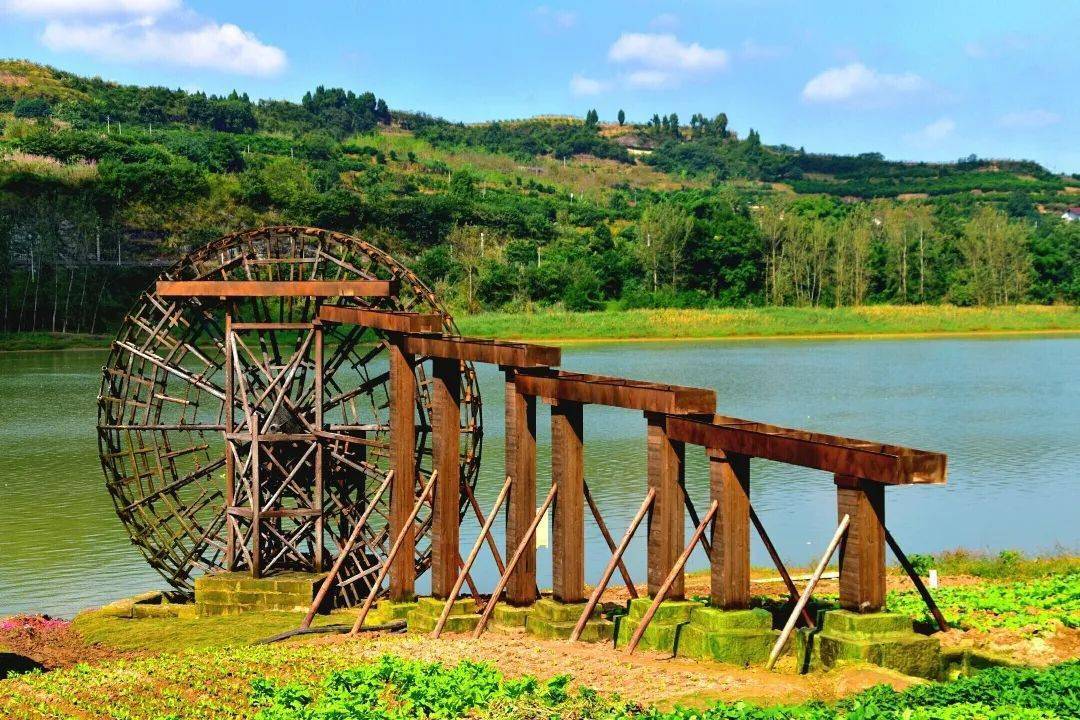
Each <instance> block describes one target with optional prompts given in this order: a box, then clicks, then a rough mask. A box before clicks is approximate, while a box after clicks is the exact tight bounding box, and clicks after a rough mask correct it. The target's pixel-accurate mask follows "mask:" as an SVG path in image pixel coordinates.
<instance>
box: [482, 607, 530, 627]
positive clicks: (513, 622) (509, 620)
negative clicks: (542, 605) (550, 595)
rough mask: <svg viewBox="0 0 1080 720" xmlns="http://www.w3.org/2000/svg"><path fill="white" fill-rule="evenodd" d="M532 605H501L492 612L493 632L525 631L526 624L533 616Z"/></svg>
mask: <svg viewBox="0 0 1080 720" xmlns="http://www.w3.org/2000/svg"><path fill="white" fill-rule="evenodd" d="M532 608H533V606H532V605H522V606H520V607H518V606H516V605H507V604H506V603H499V604H498V605H496V606H495V609H494V610H492V611H491V628H492V629H493V630H524V629H525V623H526V622H527V621H528V619H529V615H530V614H532Z"/></svg>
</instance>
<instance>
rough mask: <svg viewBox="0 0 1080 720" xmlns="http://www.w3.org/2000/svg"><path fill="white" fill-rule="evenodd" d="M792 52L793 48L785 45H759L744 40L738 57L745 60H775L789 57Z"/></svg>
mask: <svg viewBox="0 0 1080 720" xmlns="http://www.w3.org/2000/svg"><path fill="white" fill-rule="evenodd" d="M790 52H791V48H788V47H784V46H783V45H759V44H758V43H756V42H754V41H753V40H743V44H742V45H741V46H740V47H739V50H738V55H739V57H740V58H741V59H743V60H775V59H776V58H779V57H784V56H785V55H788V54H789V53H790Z"/></svg>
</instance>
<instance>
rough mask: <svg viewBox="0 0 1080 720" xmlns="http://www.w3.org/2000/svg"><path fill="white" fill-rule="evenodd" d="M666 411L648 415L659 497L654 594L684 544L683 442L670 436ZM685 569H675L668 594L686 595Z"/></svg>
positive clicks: (651, 467)
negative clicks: (684, 591)
mask: <svg viewBox="0 0 1080 720" xmlns="http://www.w3.org/2000/svg"><path fill="white" fill-rule="evenodd" d="M666 419H667V418H666V417H665V416H663V415H647V416H646V420H647V421H648V424H649V429H648V443H649V445H648V476H649V487H650V488H651V489H655V490H656V499H655V500H654V501H653V504H652V507H651V508H650V509H649V522H648V534H649V538H648V556H649V557H648V575H649V595H650V596H655V595H656V593H657V592H659V590H660V588H661V587H662V586H664V585H665V584H666V581H667V579H668V575H669V574H670V573H671V571H672V570H673V569H674V568H675V563H676V562H677V561H678V559H679V551H680V550H682V547H683V544H684V543H683V537H684V535H685V529H684V527H683V522H684V520H683V511H684V507H685V504H684V502H683V496H682V493H683V472H684V469H683V450H684V447H683V444H682V443H681V442H676V441H673V440H672V439H671V437H670V436H669V435H668V433H667V429H666V427H665V425H666V423H665V421H666ZM683 587H684V582H683V573H682V572H679V573H676V577H675V578H674V579H673V580H672V582H671V584H670V587H669V589H668V597H670V598H671V599H673V600H681V599H682V597H683Z"/></svg>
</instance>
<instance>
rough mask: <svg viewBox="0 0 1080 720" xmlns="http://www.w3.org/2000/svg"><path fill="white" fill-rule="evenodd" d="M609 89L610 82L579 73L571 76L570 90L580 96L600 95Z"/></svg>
mask: <svg viewBox="0 0 1080 720" xmlns="http://www.w3.org/2000/svg"><path fill="white" fill-rule="evenodd" d="M607 89H608V84H607V83H606V82H603V81H602V80H595V79H593V78H590V77H585V76H584V75H579V74H577V73H574V76H573V77H571V78H570V92H571V93H572V94H574V95H577V96H579V97H582V96H585V95H598V94H599V93H602V92H604V91H605V90H607Z"/></svg>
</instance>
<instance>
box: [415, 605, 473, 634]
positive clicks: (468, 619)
mask: <svg viewBox="0 0 1080 720" xmlns="http://www.w3.org/2000/svg"><path fill="white" fill-rule="evenodd" d="M445 605H446V601H445V600H438V599H436V598H430V597H425V598H420V599H419V600H417V601H416V609H415V610H412V611H411V612H410V613H409V614H408V623H409V628H408V631H409V632H410V633H430V632H431V631H432V630H434V629H435V625H436V624H438V622H439V616H440V615H442V611H443V607H444V606H445ZM479 622H480V615H478V614H477V612H476V602H475V601H473V599H472V598H466V599H464V600H455V601H454V605H453V606H452V607H451V608H450V615H449V616H448V617H447V618H446V625H444V626H443V632H444V633H470V632H472V631H473V630H474V629H476V626H477V624H478V623H479Z"/></svg>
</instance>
